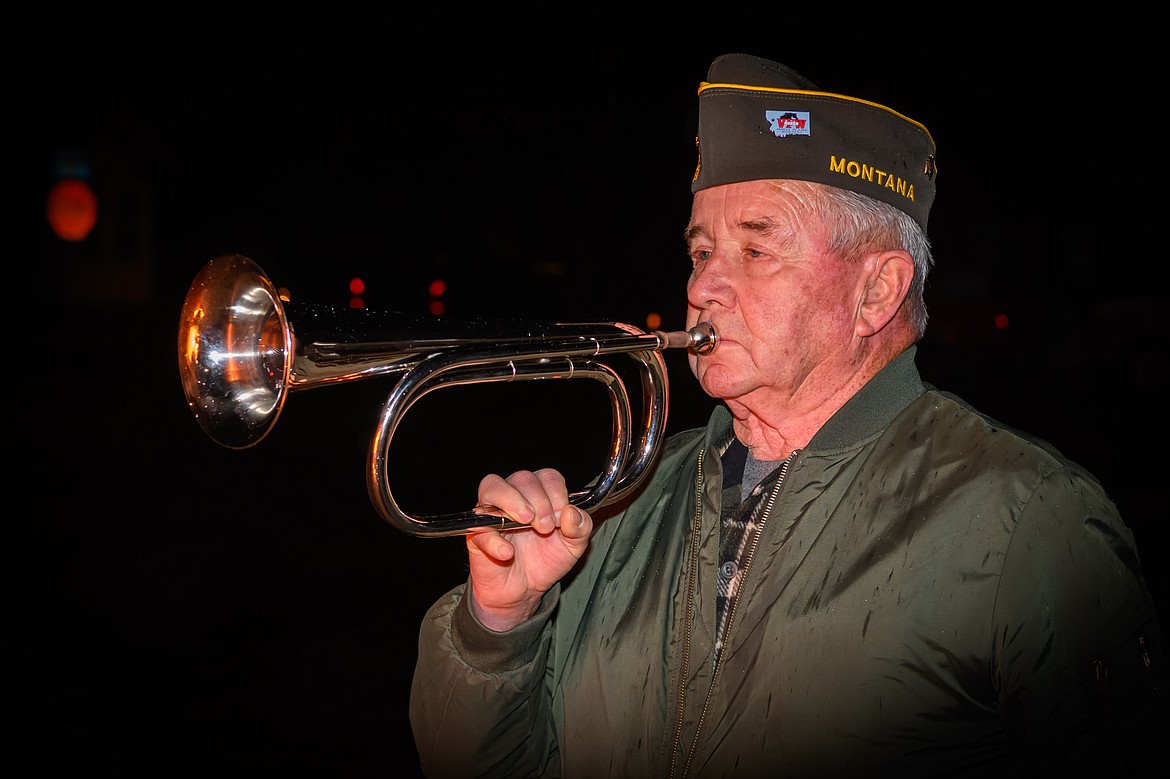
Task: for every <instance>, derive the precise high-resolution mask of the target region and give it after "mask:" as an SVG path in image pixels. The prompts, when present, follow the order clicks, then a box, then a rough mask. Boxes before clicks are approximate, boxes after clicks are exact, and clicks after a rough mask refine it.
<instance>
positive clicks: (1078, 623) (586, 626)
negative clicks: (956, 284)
mask: <svg viewBox="0 0 1170 779" xmlns="http://www.w3.org/2000/svg"><path fill="white" fill-rule="evenodd" d="M730 424H731V418H730V414H729V413H728V412H727V410H726V409H725V408H722V407H720V408H719V409H717V410H716V411H715V413H714V414H713V415H712V417H711V420H710V422H709V424H708V425H707V427H706V429H698V430H692V431H687V432H683V433H679V434H677V435H675V436H673V437H672V438H671V439H670V440H669V441H667V442H666V445H665V446H664V452H663V454H662V456H661V458H660V459H659V461H658V463H657V465H656V467H655V469H654V471H653V473H652V474H651V476H650V477H649V478H648V479H647V484H646V485H645V488H644V489H641V490H640V491H639V493H638V495H637V496H636V497H635V498H633V499H632V500H629V501H628V502H627V503H626V504H625V505H623V506H621V507H619V509H617V510H615V511H613V512H608V510H605V509H603V510H600V511H598V512H595V521H596V529H595V532H594V535H593V538H592V541H591V546H590V549H589V551H588V553H587V554H586V556H585V558H584V559H583V561H582V562H581V563H580V564H579V565H578V567H577V569H575V570H574V572H573V573H572V574H571V575H570V576H569V577H567V578H566V579H565V580H564V581H562V583H561V585H560V586H559V588H557V589H554V590H552V591H550V592H549V593H548V595H547V596H546V597H545V599H544V603H543V604H542V609H541V610H540V612H539V613H538V614H537V615H536V616H535V617H533V618H532V619H531V620H530V621H528V622H526V623H525V624H523V625H520V626H518V627H516V628H515V629H513V630H511V631H508V632H506V633H494V632H491V631H489V630H487V629H485V628H484V627H482V626H481V625H480V624H479V623H478V622H477V621H476V620H475V618H474V617H473V616H472V615H471V612H470V611H469V609H468V607H467V602H466V590H465V588H466V587H468V586H470V585H469V584H468V585H464V586H460V587H458V588H456V589H454V590H452V591H451V592H449V593H447V594H446V595H444V596H443V597H442V598H441V599H440V600H439V601H438V602H437V603H436V604H435V605H434V606H433V607H432V608H431V609H430V611H429V612H428V613H427V615H426V617H425V619H424V621H423V625H422V629H421V632H420V639H419V657H418V664H417V667H416V671H415V677H414V686H413V691H412V697H411V707H410V711H411V722H412V728H413V731H414V735H415V741H416V744H417V746H418V750H419V755H420V760H421V764H422V767H423V769H424V770H425V771H426V772H427V774H428V775H429V776H433V777H441V776H451V777H470V776H500V777H525V776H564V777H581V778H582V779H593V778H595V777H603V776H622V777H669V776H674V777H681V776H684V775H685V776H688V777H699V776H702V777H730V776H736V777H756V776H786V777H803V776H818V777H837V776H842V777H845V776H848V777H852V776H860V775H862V774H863V773H864V774H866V775H869V776H873V775H886V774H890V775H894V774H898V775H903V776H914V777H917V776H936V775H963V774H966V775H972V776H975V775H994V776H997V777H999V776H1003V775H1005V774H1006V775H1011V774H1013V773H1015V772H1018V771H1021V770H1023V769H1025V768H1026V767H1028V766H1029V765H1032V766H1042V767H1046V768H1053V769H1054V770H1055V767H1057V766H1076V767H1078V768H1083V767H1085V766H1089V765H1093V766H1101V767H1102V768H1103V769H1104V770H1106V772H1107V773H1108V772H1109V771H1112V770H1114V769H1117V768H1119V767H1121V766H1123V765H1124V764H1125V761H1126V760H1127V759H1128V758H1126V756H1125V755H1124V750H1126V749H1129V748H1130V745H1129V744H1128V741H1129V740H1130V738H1131V737H1133V738H1135V739H1136V740H1137V741H1138V742H1139V743H1140V742H1141V738H1142V736H1143V735H1144V732H1143V730H1142V729H1143V728H1145V729H1147V731H1148V730H1149V728H1150V727H1152V726H1151V724H1150V723H1151V720H1150V716H1151V714H1150V713H1149V712H1150V711H1151V707H1153V706H1154V705H1156V704H1161V703H1163V702H1164V700H1165V697H1164V691H1165V688H1166V683H1165V682H1166V679H1165V675H1164V670H1163V668H1164V666H1163V662H1162V661H1163V657H1164V649H1163V646H1162V636H1161V634H1160V633H1159V629H1158V624H1157V618H1156V616H1155V611H1154V607H1153V604H1152V603H1151V600H1150V595H1149V593H1148V591H1147V589H1146V587H1145V584H1144V581H1143V579H1142V575H1141V571H1140V565H1139V561H1138V556H1137V553H1136V551H1135V546H1134V541H1133V538H1132V535H1131V532H1130V530H1129V529H1128V528H1127V527H1126V526H1125V525H1124V524H1123V523H1122V520H1121V519H1120V517H1119V516H1118V514H1117V510H1116V508H1115V507H1114V505H1113V503H1112V502H1111V501H1110V500H1109V499H1108V498H1107V497H1106V495H1105V493H1104V491H1103V490H1102V488H1101V486H1100V485H1099V484H1098V483H1097V481H1096V480H1095V479H1094V478H1093V477H1092V476H1091V475H1090V474H1088V473H1086V472H1085V471H1084V470H1083V469H1081V468H1080V467H1079V466H1077V465H1075V464H1073V463H1071V462H1069V461H1068V460H1066V459H1064V458H1062V457H1061V455H1060V454H1058V453H1057V452H1055V451H1053V450H1052V448H1051V447H1049V446H1048V445H1046V444H1045V443H1043V442H1041V441H1037V440H1035V439H1032V438H1029V437H1026V436H1024V435H1022V434H1020V433H1019V432H1016V431H1014V430H1011V429H1008V428H1006V427H1004V426H1003V425H1000V424H998V423H996V422H995V421H993V420H991V419H988V418H987V417H985V416H983V415H981V414H979V413H977V412H976V411H974V410H972V409H971V408H970V407H968V406H967V405H965V404H964V403H963V402H962V401H960V400H958V399H957V398H955V397H953V396H951V395H948V394H944V393H942V392H939V391H937V390H935V389H934V388H931V387H928V386H925V385H924V384H923V383H922V381H921V380H920V378H919V375H918V371H917V369H916V367H915V364H914V349H913V348H911V349H910V350H908V351H907V352H906V353H904V354H903V355H901V356H900V357H899V358H897V359H896V360H895V361H893V362H892V363H891V364H890V365H889V366H887V367H886V368H885V370H883V371H882V372H881V373H880V374H879V375H878V376H877V377H875V378H874V379H873V380H872V381H871V382H870V383H869V384H868V385H867V386H866V387H864V388H863V389H862V391H861V392H859V393H858V394H857V395H856V396H855V397H854V398H853V399H851V400H850V401H849V402H848V403H847V404H846V405H845V406H844V407H843V408H842V409H841V410H840V411H839V412H838V413H837V414H836V415H835V416H834V417H833V418H832V419H830V420H829V422H828V423H827V424H826V425H825V426H824V427H823V428H822V429H821V430H820V431H819V432H818V433H817V435H816V437H815V438H814V439H813V440H812V441H811V442H810V444H809V446H808V447H807V448H805V449H804V450H802V451H800V452H799V453H797V454H796V455H795V457H794V458H793V460H792V462H791V467H790V468H789V469H788V472H787V474H786V475H785V476H784V481H783V484H782V485H781V486H780V489H779V490H778V492H777V498H776V502H775V504H774V506H773V507H772V509H771V510H770V512H769V513H768V515H767V519H766V522H765V523H764V524H763V526H762V529H761V530H760V533H759V538H758V544H757V545H756V547H755V549H754V551H753V552H751V553H750V559H748V561H747V562H746V578H745V580H744V582H743V584H742V586H741V594H740V596H739V598H738V602H737V603H735V604H734V607H733V615H732V622H731V625H730V627H729V629H728V638H727V647H726V649H725V651H724V654H723V656H722V658H721V660H720V664H719V665H718V667H712V661H711V658H712V650H713V647H714V637H715V624H714V612H715V586H716V582H715V576H716V569H717V567H718V561H717V555H718V549H719V516H720V511H719V509H720V506H719V502H720V498H721V487H722V484H721V481H722V479H721V473H720V461H719V457H718V454H710V452H711V451H712V444H713V442H715V441H718V440H720V438H721V436H725V435H726V434H727V431H728V428H729V425H730ZM705 452H706V453H707V455H708V456H705ZM773 478H774V477H773ZM769 488H771V486H770V485H769ZM696 529H697V535H696V532H695V531H696ZM680 679H681V680H685V684H683V683H680ZM1155 682H1160V684H1161V686H1160V688H1159V689H1158V690H1155ZM1159 696H1161V697H1159ZM1160 736H1161V737H1164V736H1165V733H1164V732H1160ZM1098 775H1103V774H1098Z"/></svg>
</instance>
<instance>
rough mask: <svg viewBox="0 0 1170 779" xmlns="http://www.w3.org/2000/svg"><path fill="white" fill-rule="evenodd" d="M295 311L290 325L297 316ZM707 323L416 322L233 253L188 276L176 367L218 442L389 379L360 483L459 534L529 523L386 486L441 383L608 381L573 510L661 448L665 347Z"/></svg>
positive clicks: (694, 339) (702, 332)
mask: <svg viewBox="0 0 1170 779" xmlns="http://www.w3.org/2000/svg"><path fill="white" fill-rule="evenodd" d="M294 320H295V324H294ZM717 343H718V336H717V335H716V332H715V329H714V328H713V327H711V326H710V325H709V324H700V325H698V326H696V327H694V328H692V329H690V330H686V331H678V332H661V331H653V332H645V331H642V330H640V329H638V328H636V327H633V326H631V325H627V324H622V323H620V322H610V323H546V324H541V323H530V322H510V321H507V320H480V319H470V320H464V321H455V320H450V319H446V318H443V317H431V318H429V319H427V320H423V319H421V318H412V317H408V316H405V315H403V314H398V313H385V312H376V311H367V310H365V309H334V308H329V307H324V306H320V305H313V304H308V305H306V304H301V303H296V304H294V303H292V302H290V301H288V300H285V299H282V298H281V296H280V294H279V293H278V291H277V289H276V287H275V286H274V285H273V283H272V282H271V280H270V279H269V278H268V276H267V275H266V274H265V273H264V271H263V270H262V269H261V268H260V266H259V265H257V264H256V263H255V262H253V261H252V260H250V259H248V258H247V257H244V256H242V255H239V254H229V255H223V256H221V257H217V258H215V259H213V260H211V261H210V262H208V263H207V264H206V265H205V266H204V267H203V268H202V269H201V270H200V271H199V273H198V274H197V275H196V276H195V278H194V280H193V281H192V283H191V286H190V289H189V290H188V292H187V297H186V299H185V300H184V302H183V309H182V313H181V315H180V320H179V338H178V356H179V374H180V377H181V379H182V384H183V391H184V394H185V395H186V398H187V405H188V406H189V407H190V409H191V411H192V413H193V414H194V415H195V419H196V421H197V422H198V423H199V425H200V426H201V427H202V428H203V430H204V432H205V433H207V435H208V436H210V437H211V438H212V440H214V441H215V442H217V443H219V444H220V445H222V446H225V447H227V448H229V449H245V448H248V447H251V446H254V445H255V444H257V443H259V442H260V441H261V440H263V438H264V437H265V436H266V435H267V434H268V432H269V431H270V430H271V429H272V427H273V425H275V423H276V420H277V419H278V418H279V417H280V413H281V410H282V409H283V407H284V403H285V399H286V398H287V396H288V394H289V393H291V392H295V391H300V390H305V389H313V388H316V387H322V386H328V385H332V384H337V383H340V382H347V381H354V380H358V379H366V378H371V377H375V376H394V377H397V378H396V381H395V384H394V387H393V389H392V390H391V391H390V394H389V396H388V397H387V399H386V401H385V403H384V404H383V406H382V412H381V417H380V419H379V422H378V426H377V428H376V430H375V432H374V435H373V438H372V440H371V442H370V452H369V459H368V465H367V469H366V485H367V487H368V488H369V493H370V500H371V502H372V503H373V505H374V508H375V510H376V511H377V512H378V514H379V515H380V516H381V517H382V518H383V519H384V520H386V521H387V522H389V523H390V524H391V525H392V526H393V527H395V528H397V529H398V530H401V531H403V532H404V533H407V534H409V535H412V536H426V537H435V536H453V535H466V534H468V533H473V532H478V531H481V530H485V529H490V528H494V529H500V530H511V529H518V528H524V527H527V526H526V525H524V524H522V523H518V522H515V521H513V520H511V519H508V518H507V517H504V516H502V512H499V511H498V510H495V509H493V508H492V507H490V506H476V507H475V508H473V509H472V510H469V511H466V512H460V513H453V514H440V515H430V516H412V515H409V514H407V513H405V512H404V511H403V510H402V508H401V507H400V506H399V504H398V502H397V501H396V500H395V498H394V495H393V493H392V492H391V490H390V483H389V468H388V465H387V463H388V458H389V452H390V444H391V441H392V439H393V437H394V433H395V431H396V430H397V428H398V424H399V422H400V421H401V419H402V417H403V416H404V415H405V414H406V412H407V411H408V410H409V409H410V407H411V406H412V405H413V404H414V403H415V402H417V401H418V400H419V399H420V398H422V397H423V396H424V395H426V394H427V393H429V392H431V391H433V390H436V389H439V388H440V387H451V386H459V385H466V384H477V383H484V382H509V381H522V380H533V379H572V378H589V379H594V380H596V381H599V382H600V383H602V384H603V385H604V386H605V388H606V389H607V390H608V396H609V401H610V408H611V412H612V417H613V436H612V443H611V446H610V448H609V461H608V464H607V466H606V468H605V470H604V471H603V472H602V473H601V474H600V475H599V476H598V477H597V478H596V479H594V480H593V481H592V482H590V486H589V487H588V488H587V489H583V490H580V491H577V492H573V493H572V494H571V495H570V502H571V503H572V504H573V505H575V506H577V507H578V508H581V509H583V510H586V511H588V510H590V509H592V508H594V507H598V506H602V505H605V504H607V503H612V502H614V501H616V500H618V499H620V498H621V497H622V496H623V495H625V494H626V493H627V492H629V491H630V490H631V489H633V488H634V487H636V486H637V485H638V484H639V483H640V481H641V480H642V478H643V476H644V475H645V472H646V469H647V467H648V466H649V465H650V464H652V463H653V462H654V460H655V459H656V458H657V457H658V453H659V451H660V449H661V445H662V434H663V431H664V429H665V426H666V416H667V410H668V406H669V403H668V386H667V384H668V382H667V373H666V365H665V362H664V361H663V358H662V351H663V350H665V349H678V348H685V349H690V350H691V351H692V352H694V353H696V354H708V353H710V352H711V351H712V350H713V349H714V348H715V346H716V344H717ZM610 354H624V355H628V356H629V357H630V358H632V359H633V360H634V361H635V362H636V363H637V366H638V368H639V376H640V377H641V383H642V403H641V406H640V409H641V415H642V420H641V421H642V425H641V432H640V433H639V435H638V442H637V444H636V445H634V444H633V443H632V438H633V435H632V432H631V406H630V398H629V395H628V394H627V390H626V387H625V383H624V382H623V380H622V378H621V377H620V376H619V375H618V373H617V371H615V370H614V369H613V367H612V366H610V365H608V364H606V363H605V362H604V361H602V360H599V359H595V358H598V357H601V356H604V355H610Z"/></svg>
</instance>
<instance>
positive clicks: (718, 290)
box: [687, 254, 735, 308]
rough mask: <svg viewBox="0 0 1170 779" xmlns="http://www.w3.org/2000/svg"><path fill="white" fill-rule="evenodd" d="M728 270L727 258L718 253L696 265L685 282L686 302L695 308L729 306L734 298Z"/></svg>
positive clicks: (733, 289)
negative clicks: (716, 305) (686, 282)
mask: <svg viewBox="0 0 1170 779" xmlns="http://www.w3.org/2000/svg"><path fill="white" fill-rule="evenodd" d="M728 270H729V264H728V261H727V259H726V258H725V257H722V256H720V255H719V254H712V255H711V257H710V258H708V259H707V260H706V261H704V262H702V263H700V264H699V265H696V266H695V269H694V270H693V271H692V272H691V278H690V281H689V282H688V284H687V302H688V303H690V304H691V305H692V306H695V307H696V308H708V307H710V306H712V305H715V304H718V305H722V306H729V305H730V304H731V302H732V301H734V299H735V288H734V285H733V283H732V279H731V276H730V274H729V273H728Z"/></svg>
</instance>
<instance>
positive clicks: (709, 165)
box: [691, 54, 936, 230]
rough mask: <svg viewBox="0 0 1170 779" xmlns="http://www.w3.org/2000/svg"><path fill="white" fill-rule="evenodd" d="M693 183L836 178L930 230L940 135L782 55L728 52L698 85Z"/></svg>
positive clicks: (834, 182)
mask: <svg viewBox="0 0 1170 779" xmlns="http://www.w3.org/2000/svg"><path fill="white" fill-rule="evenodd" d="M696 143H697V144H698V147H699V164H698V166H697V167H696V168H695V177H694V180H693V181H692V183H691V191H692V192H698V191H699V190H701V189H706V188H708V187H715V186H719V185H721V184H732V183H735V182H739V181H752V180H755V179H799V180H801V181H815V182H819V183H821V184H830V185H832V186H835V187H840V188H841V189H848V190H851V191H853V192H857V193H859V194H862V195H868V196H869V197H872V198H874V199H875V200H880V201H882V202H884V203H888V204H890V205H892V206H894V207H895V208H899V209H901V210H902V211H905V212H906V213H908V214H910V216H912V217H914V219H915V221H917V222H918V224H919V225H921V226H922V229H923V230H926V222H927V218H928V217H929V215H930V206H931V203H933V202H934V192H935V181H934V178H935V172H936V171H935V162H934V154H935V149H934V140H933V139H932V138H931V137H930V132H929V131H928V130H927V129H926V128H925V127H923V126H922V125H921V124H919V123H918V122H915V121H914V120H913V119H908V118H907V117H905V116H903V115H902V114H900V113H898V112H897V111H894V110H892V109H890V108H886V107H885V106H883V105H878V104H877V103H872V102H870V101H868V100H862V99H860V98H856V97H847V96H845V95H838V94H833V93H831V92H822V91H821V90H820V89H818V88H817V86H816V85H815V84H813V83H812V82H811V81H809V80H808V79H806V78H805V77H804V76H802V75H800V74H799V73H797V72H796V71H794V70H792V69H791V68H788V67H786V66H785V65H781V64H780V63H779V62H771V61H769V60H765V59H760V58H759V57H753V56H750V55H747V54H726V55H724V56H722V57H719V58H717V59H716V60H715V61H714V62H712V63H711V67H710V69H709V70H708V72H707V80H706V81H704V82H703V83H701V84H700V85H699V135H698V137H697V138H696Z"/></svg>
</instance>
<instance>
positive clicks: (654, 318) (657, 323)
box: [646, 311, 662, 330]
mask: <svg viewBox="0 0 1170 779" xmlns="http://www.w3.org/2000/svg"><path fill="white" fill-rule="evenodd" d="M661 327H662V317H661V316H659V315H658V314H655V313H654V312H653V311H651V312H650V313H649V314H647V315H646V329H647V330H658V329H659V328H661Z"/></svg>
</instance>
